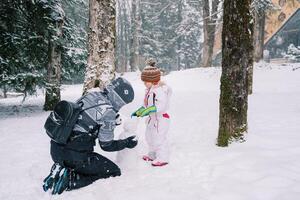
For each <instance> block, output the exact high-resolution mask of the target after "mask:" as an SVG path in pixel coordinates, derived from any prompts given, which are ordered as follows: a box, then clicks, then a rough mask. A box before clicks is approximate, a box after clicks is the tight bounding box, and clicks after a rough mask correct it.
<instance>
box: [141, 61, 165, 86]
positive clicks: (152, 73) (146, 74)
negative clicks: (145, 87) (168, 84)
mask: <svg viewBox="0 0 300 200" xmlns="http://www.w3.org/2000/svg"><path fill="white" fill-rule="evenodd" d="M155 64H156V62H155V60H154V59H153V58H150V59H148V60H146V65H147V66H146V67H145V68H144V69H143V71H142V75H141V79H142V81H144V82H151V83H157V82H159V81H160V75H161V73H160V70H159V68H157V67H156V66H155Z"/></svg>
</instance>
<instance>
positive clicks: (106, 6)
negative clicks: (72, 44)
mask: <svg viewBox="0 0 300 200" xmlns="http://www.w3.org/2000/svg"><path fill="white" fill-rule="evenodd" d="M115 6H116V4H115V0H101V1H99V0H90V1H89V34H88V52H89V54H88V62H87V69H86V74H85V81H84V87H83V93H86V91H87V90H88V89H90V88H93V87H94V84H95V80H99V81H100V87H101V88H103V87H104V86H105V85H106V84H107V83H109V82H110V81H111V80H112V79H113V78H114V72H115V36H116V33H115V32H116V10H115Z"/></svg>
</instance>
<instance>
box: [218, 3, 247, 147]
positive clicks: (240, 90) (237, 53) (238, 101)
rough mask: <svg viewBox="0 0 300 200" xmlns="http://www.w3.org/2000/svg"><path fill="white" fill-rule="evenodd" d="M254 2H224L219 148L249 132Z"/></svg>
mask: <svg viewBox="0 0 300 200" xmlns="http://www.w3.org/2000/svg"><path fill="white" fill-rule="evenodd" d="M250 5H251V0H225V2H224V11H223V12H224V14H223V32H222V75H221V87H220V89H221V93H220V112H219V113H220V114H219V134H218V141H217V145H219V146H228V144H229V142H230V141H231V140H232V139H243V134H244V133H246V131H247V126H248V124H247V110H248V79H247V75H248V74H247V69H248V67H249V66H250V65H252V64H253V34H252V32H253V24H252V21H253V20H252V15H251V13H250Z"/></svg>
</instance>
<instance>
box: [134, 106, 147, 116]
mask: <svg viewBox="0 0 300 200" xmlns="http://www.w3.org/2000/svg"><path fill="white" fill-rule="evenodd" d="M144 110H145V107H144V106H142V107H140V108H139V109H138V110H136V111H135V112H134V113H132V114H131V117H134V116H135V117H140V116H141V113H142V112H143V111H144Z"/></svg>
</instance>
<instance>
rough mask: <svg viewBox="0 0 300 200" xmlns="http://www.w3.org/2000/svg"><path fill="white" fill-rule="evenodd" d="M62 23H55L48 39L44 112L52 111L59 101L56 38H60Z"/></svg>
mask: <svg viewBox="0 0 300 200" xmlns="http://www.w3.org/2000/svg"><path fill="white" fill-rule="evenodd" d="M63 24H64V21H63V20H60V21H56V22H55V24H54V25H55V28H56V29H55V30H54V34H53V35H50V36H49V39H48V66H47V82H46V96H45V104H44V110H53V109H54V106H55V105H56V104H57V103H58V102H59V101H60V84H61V83H60V82H61V44H60V43H59V41H58V40H57V38H62V34H63Z"/></svg>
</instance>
